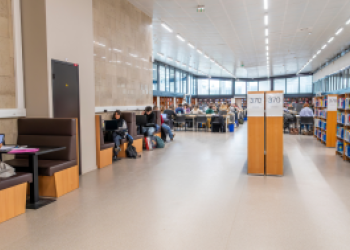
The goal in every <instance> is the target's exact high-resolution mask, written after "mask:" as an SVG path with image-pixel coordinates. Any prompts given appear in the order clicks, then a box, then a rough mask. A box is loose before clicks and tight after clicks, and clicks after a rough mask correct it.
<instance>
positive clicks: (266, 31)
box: [264, 0, 270, 77]
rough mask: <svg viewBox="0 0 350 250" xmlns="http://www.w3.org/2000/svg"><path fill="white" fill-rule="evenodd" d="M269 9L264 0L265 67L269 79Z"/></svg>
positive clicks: (266, 0) (266, 1)
mask: <svg viewBox="0 0 350 250" xmlns="http://www.w3.org/2000/svg"><path fill="white" fill-rule="evenodd" d="M268 8H269V4H268V0H264V9H265V11H266V14H265V16H264V24H265V45H266V65H267V77H270V62H269V37H268V36H269V29H268V25H269V16H268V14H267V9H268Z"/></svg>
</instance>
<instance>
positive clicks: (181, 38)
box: [176, 35, 185, 42]
mask: <svg viewBox="0 0 350 250" xmlns="http://www.w3.org/2000/svg"><path fill="white" fill-rule="evenodd" d="M176 37H177V38H179V40H180V41H181V42H184V41H185V39H184V38H183V37H182V36H180V35H176Z"/></svg>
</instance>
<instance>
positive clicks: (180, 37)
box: [157, 23, 235, 77]
mask: <svg viewBox="0 0 350 250" xmlns="http://www.w3.org/2000/svg"><path fill="white" fill-rule="evenodd" d="M162 27H163V28H164V29H166V30H167V31H169V32H170V33H172V32H173V30H172V29H171V28H170V27H169V26H168V25H166V24H165V23H162ZM176 37H177V38H178V39H179V40H180V41H181V42H185V41H186V40H185V38H183V37H182V36H180V35H179V34H177V35H176ZM187 44H188V46H189V47H190V48H191V49H195V46H194V45H193V44H191V43H190V42H189V43H187ZM197 52H198V53H199V54H200V55H203V56H204V57H205V58H207V59H209V60H210V62H212V63H215V64H216V65H217V66H218V67H219V68H221V69H222V70H223V71H225V72H226V73H227V74H229V75H231V76H233V77H235V76H234V75H233V74H232V73H231V72H229V71H228V70H227V69H225V68H224V67H222V66H221V65H220V64H218V63H217V62H215V61H214V60H213V59H211V58H209V56H207V55H206V54H203V52H202V51H201V50H199V49H197ZM157 54H158V55H159V56H161V57H164V55H163V54H162V53H157ZM167 59H168V60H169V61H173V59H172V58H170V57H168V58H167ZM176 63H177V64H181V62H179V61H176ZM182 65H183V66H184V67H186V64H182ZM188 67H189V69H191V70H196V69H194V68H192V67H191V66H188ZM197 72H201V73H202V74H205V73H204V72H203V71H200V70H197Z"/></svg>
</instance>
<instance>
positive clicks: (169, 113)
mask: <svg viewBox="0 0 350 250" xmlns="http://www.w3.org/2000/svg"><path fill="white" fill-rule="evenodd" d="M163 114H166V115H167V118H168V119H174V118H175V117H176V113H175V112H174V106H173V105H170V107H169V109H166V110H164V112H163Z"/></svg>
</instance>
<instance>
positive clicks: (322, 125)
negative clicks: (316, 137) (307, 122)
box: [314, 119, 327, 130]
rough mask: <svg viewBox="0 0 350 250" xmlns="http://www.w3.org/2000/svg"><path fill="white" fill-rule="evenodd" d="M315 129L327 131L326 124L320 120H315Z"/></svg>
mask: <svg viewBox="0 0 350 250" xmlns="http://www.w3.org/2000/svg"><path fill="white" fill-rule="evenodd" d="M314 122H315V127H316V128H321V129H323V130H327V122H325V121H323V120H321V119H315V120H314Z"/></svg>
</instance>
